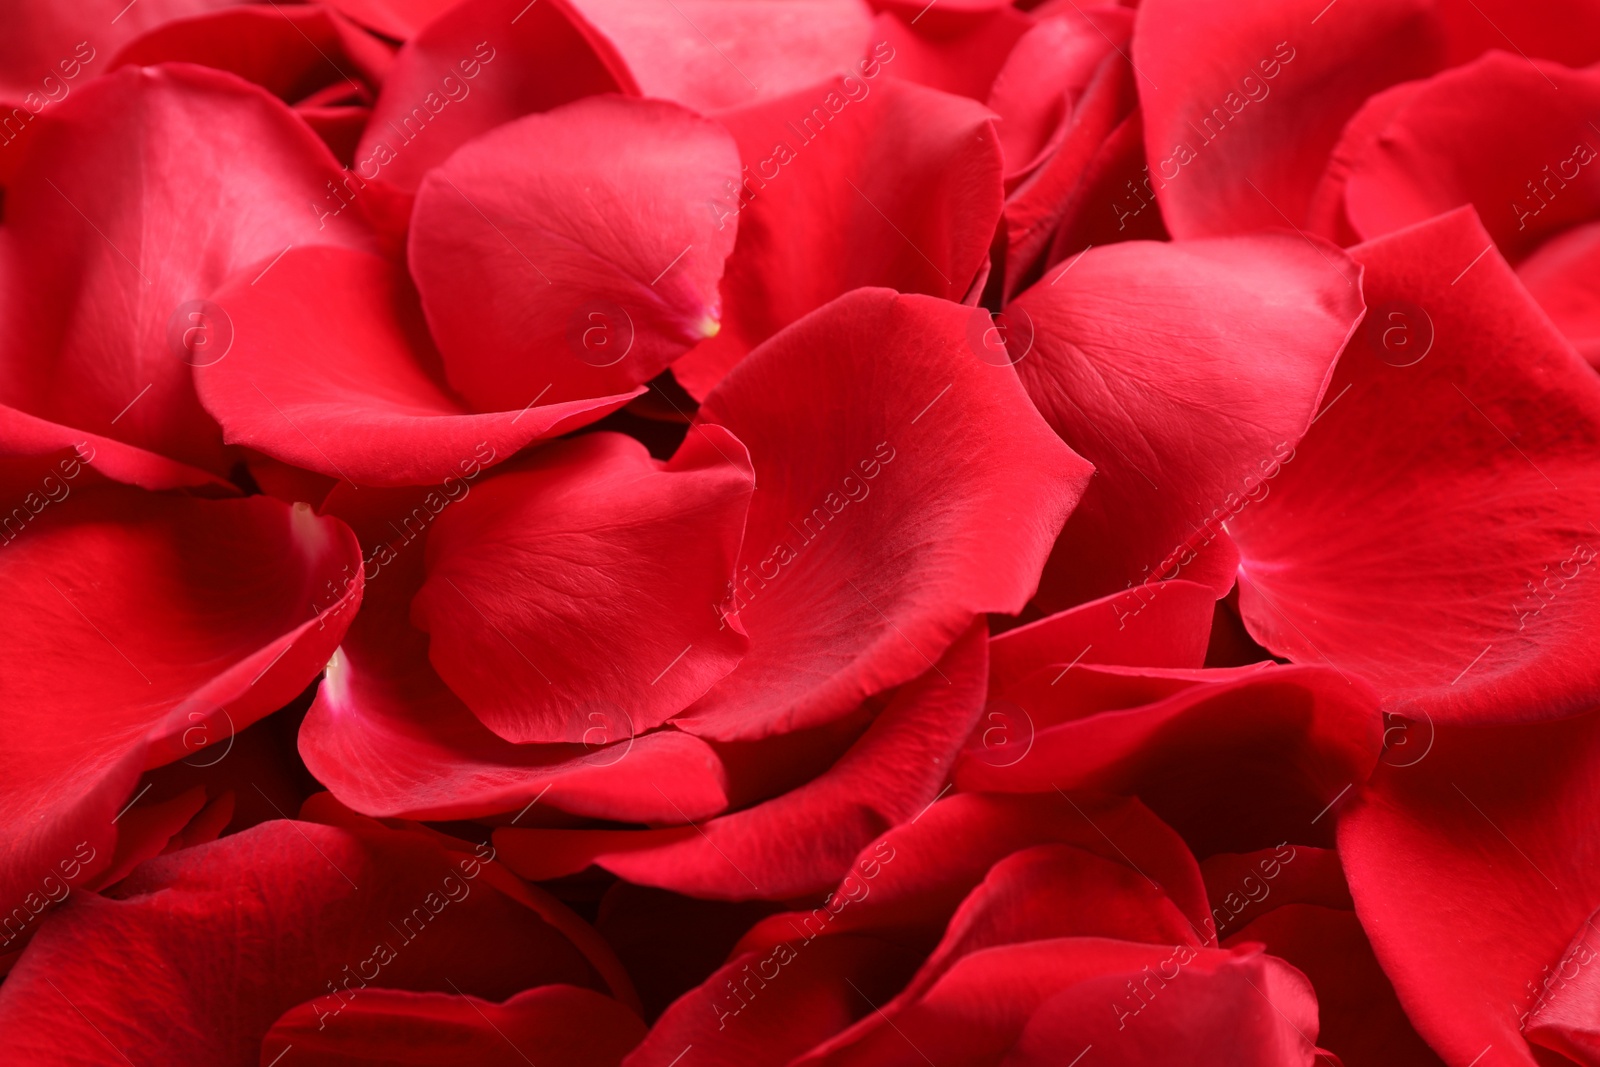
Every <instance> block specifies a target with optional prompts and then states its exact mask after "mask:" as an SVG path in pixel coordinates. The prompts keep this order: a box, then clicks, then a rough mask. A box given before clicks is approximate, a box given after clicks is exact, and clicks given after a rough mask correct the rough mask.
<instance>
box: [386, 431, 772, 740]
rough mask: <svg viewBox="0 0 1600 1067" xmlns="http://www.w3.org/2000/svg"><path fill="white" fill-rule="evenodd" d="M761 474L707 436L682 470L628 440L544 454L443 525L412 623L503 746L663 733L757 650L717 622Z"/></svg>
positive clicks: (698, 439) (595, 441) (585, 442)
mask: <svg viewBox="0 0 1600 1067" xmlns="http://www.w3.org/2000/svg"><path fill="white" fill-rule="evenodd" d="M753 488H754V481H753V477H752V474H751V469H750V461H749V458H748V456H747V455H746V453H745V451H744V448H743V446H742V445H740V443H739V442H738V440H736V439H735V438H734V437H733V435H732V434H730V433H728V432H727V431H726V430H723V429H721V428H720V427H714V426H707V427H703V428H701V429H698V430H696V431H694V432H693V433H691V434H690V435H689V436H688V437H687V438H686V439H685V441H684V446H683V447H682V448H680V449H679V450H678V452H677V454H676V455H675V456H674V457H673V458H672V460H671V462H669V463H666V464H664V465H663V464H662V463H660V462H658V461H657V460H653V459H651V458H650V455H649V453H647V452H646V451H645V448H644V446H643V445H641V444H639V443H638V442H637V441H635V440H633V439H632V438H630V437H625V436H623V435H621V434H612V433H597V434H587V435H584V436H582V437H578V438H575V439H573V440H571V441H566V442H562V443H560V444H555V445H550V446H548V447H546V448H544V449H542V450H541V451H540V452H538V453H537V454H536V455H534V456H533V457H531V458H530V459H528V460H527V461H525V462H522V463H518V464H517V465H516V466H515V468H514V469H512V470H508V471H506V472H504V473H502V474H500V475H499V476H497V477H495V478H492V479H489V480H488V481H486V482H484V483H483V484H481V485H479V486H478V487H477V491H476V492H474V493H472V494H471V495H470V496H469V497H467V498H465V499H463V500H462V501H461V502H460V503H458V504H457V505H456V506H455V507H452V508H451V509H450V510H449V511H448V512H446V513H444V514H443V515H441V516H440V518H439V521H438V523H437V524H436V525H435V526H434V528H433V532H432V534H431V536H430V537H429V539H428V547H427V562H428V577H427V580H426V581H425V582H424V583H423V586H422V589H421V590H420V591H419V592H418V593H417V596H416V599H414V600H413V601H412V604H411V618H412V620H413V622H414V623H415V624H416V625H417V627H418V628H419V629H422V630H424V631H426V632H427V633H428V634H429V635H430V640H429V645H428V656H429V659H430V660H431V661H432V663H433V665H434V667H435V669H437V670H438V671H439V675H440V677H442V678H443V679H444V681H445V684H447V685H449V686H450V688H451V689H452V690H453V691H455V692H456V693H457V694H458V695H460V697H461V699H462V700H463V701H465V703H466V704H467V706H468V707H470V708H471V709H472V710H473V712H474V713H475V714H476V715H477V716H478V718H480V719H481V720H483V723H484V725H486V726H488V727H489V728H490V729H491V730H493V731H494V732H495V733H497V734H499V735H500V736H501V737H504V738H505V739H506V740H508V741H513V742H517V743H528V742H544V743H550V742H562V741H564V742H568V743H574V744H581V743H583V742H584V741H585V740H586V739H587V738H588V737H589V736H590V730H591V728H592V725H593V724H592V723H591V721H590V719H591V716H593V715H596V714H599V715H602V716H603V715H605V714H607V713H609V712H610V711H611V709H612V708H613V707H621V708H622V709H623V710H624V711H625V713H626V714H627V717H628V719H629V721H630V722H631V724H632V727H633V730H634V731H638V732H642V731H645V730H650V729H654V728H655V727H656V726H659V725H660V724H661V723H663V722H665V721H666V720H667V719H668V718H670V717H672V716H673V715H675V714H676V713H677V712H679V711H681V710H682V709H683V708H684V707H686V706H687V705H688V704H690V703H691V702H692V701H694V700H695V699H697V698H698V697H700V696H701V695H702V694H703V693H705V691H706V690H707V689H708V688H710V687H711V686H712V685H713V684H715V683H716V682H717V681H718V680H719V679H721V678H723V677H724V676H725V675H727V673H728V672H729V671H731V670H733V669H734V667H735V666H736V665H737V664H738V662H739V658H740V656H742V655H743V654H744V651H745V649H746V648H747V647H748V642H747V640H746V638H745V636H744V634H742V633H740V632H739V631H738V630H737V629H736V628H734V627H733V626H731V625H729V623H728V620H727V619H725V618H722V617H720V616H719V614H718V611H717V607H716V604H717V600H718V598H719V597H720V596H721V594H722V591H723V589H724V588H725V587H726V585H727V583H728V581H729V579H730V577H731V576H732V574H733V572H734V561H735V560H736V559H737V557H738V554H739V542H740V540H741V538H742V537H743V535H744V522H745V512H746V510H747V509H748V507H749V504H750V494H751V492H752V490H753Z"/></svg>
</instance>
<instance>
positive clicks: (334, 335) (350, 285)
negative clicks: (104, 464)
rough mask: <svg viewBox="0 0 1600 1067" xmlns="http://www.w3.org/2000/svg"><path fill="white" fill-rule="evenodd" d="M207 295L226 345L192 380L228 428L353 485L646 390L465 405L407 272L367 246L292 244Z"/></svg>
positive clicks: (585, 416)
mask: <svg viewBox="0 0 1600 1067" xmlns="http://www.w3.org/2000/svg"><path fill="white" fill-rule="evenodd" d="M216 302H217V303H218V304H219V305H220V306H222V307H223V308H225V309H226V311H227V313H228V316H229V318H230V319H232V321H233V326H234V343H233V351H231V352H230V353H229V354H228V358H227V359H224V360H222V361H221V362H219V363H216V364H213V365H211V366H207V367H202V368H199V370H198V371H197V373H196V374H195V380H196V384H197V387H198V390H199V393H200V397H201V400H202V401H203V402H204V403H205V405H206V408H207V410H209V411H210V412H211V413H212V414H213V415H214V416H215V417H216V419H217V421H218V422H219V423H221V424H222V428H223V434H224V437H225V439H226V440H227V441H228V442H229V443H231V444H240V445H248V446H249V447H251V448H254V449H258V450H260V451H262V452H265V453H267V454H268V455H270V456H272V457H273V458H275V459H279V460H282V461H284V462H285V463H290V464H294V465H296V466H299V467H303V468H306V469H308V470H312V471H316V472H318V473H320V474H324V475H328V476H330V477H334V478H339V479H341V480H344V481H346V482H348V483H349V484H351V485H357V484H360V485H373V486H394V485H427V484H429V483H434V484H437V483H439V482H441V481H443V480H445V479H450V478H455V479H459V478H460V477H461V474H462V472H463V471H465V470H467V469H468V468H469V467H470V468H472V469H478V468H479V467H481V466H485V465H488V464H491V463H497V462H499V461H501V460H503V459H507V458H509V457H510V456H511V455H512V454H513V453H515V452H517V451H518V450H519V449H521V448H523V447H524V446H526V445H527V444H529V443H530V442H533V441H537V440H540V439H543V438H545V437H552V436H555V435H557V434H561V433H566V432H568V431H570V430H574V429H577V428H578V427H580V426H583V425H584V424H586V423H589V422H593V421H594V420H595V419H598V418H601V417H602V416H604V415H606V414H607V413H608V412H611V411H614V410H616V409H617V408H619V407H621V406H622V405H623V404H625V403H627V402H628V399H629V398H630V397H631V396H635V395H637V394H638V393H639V392H642V390H632V391H629V390H627V389H624V390H623V391H621V392H620V393H617V394H615V395H611V396H606V395H594V396H590V397H585V398H581V399H572V400H567V401H565V402H539V401H548V399H549V398H548V397H544V398H541V397H539V396H535V395H534V394H533V393H529V394H528V396H527V397H526V398H524V399H522V400H520V401H518V402H516V403H512V404H510V405H509V406H508V407H507V408H505V409H502V410H496V409H492V408H491V409H489V411H488V412H487V413H483V414H474V413H473V411H472V409H471V408H469V407H467V406H466V405H464V404H463V403H462V401H461V400H460V399H458V398H457V397H456V396H455V394H454V393H452V392H451V391H450V389H449V387H448V386H447V385H446V384H445V382H444V376H443V373H442V372H441V371H440V370H439V367H438V356H437V354H436V353H435V352H434V350H433V346H432V342H431V341H430V340H429V338H428V331H427V327H426V325H425V324H424V323H423V321H422V316H421V314H420V312H419V310H418V308H417V306H416V296H415V294H414V293H413V292H412V291H411V290H410V286H409V282H407V280H406V278H405V275H404V272H403V271H401V270H400V269H399V268H398V267H397V266H395V265H394V264H391V263H389V262H388V261H386V260H383V259H380V258H379V257H377V256H373V255H368V254H366V253H362V252H354V251H350V250H347V249H333V248H306V249H299V248H296V249H291V250H290V251H289V252H287V253H286V254H285V255H284V256H283V258H282V259H281V260H279V261H278V262H277V263H275V264H273V265H271V266H270V267H269V268H268V269H267V271H266V272H265V274H264V275H261V276H258V277H256V278H255V279H253V280H252V279H248V278H246V277H244V276H242V275H241V276H240V277H238V278H236V279H235V280H234V282H233V284H231V285H228V286H225V287H224V288H223V289H222V290H220V291H219V292H218V293H217V294H216Z"/></svg>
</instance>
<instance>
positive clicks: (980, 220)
mask: <svg viewBox="0 0 1600 1067" xmlns="http://www.w3.org/2000/svg"><path fill="white" fill-rule="evenodd" d="M890 68H891V65H890V64H886V63H883V62H880V61H878V60H877V59H876V58H873V59H870V60H867V61H863V63H862V64H861V65H860V69H859V71H854V72H852V73H850V74H849V75H847V76H845V77H842V78H839V79H836V80H833V81H829V82H823V83H820V84H818V85H814V86H810V87H808V88H806V89H803V90H801V91H799V92H796V93H791V94H789V95H787V96H784V97H781V98H778V99H775V100H764V101H762V102H760V103H757V104H752V105H749V106H747V107H743V108H738V109H734V110H729V111H724V112H721V113H720V114H718V116H717V118H718V120H719V121H720V122H721V123H722V124H723V125H724V126H726V127H727V128H728V130H729V132H731V133H732V134H733V136H734V139H735V140H736V141H738V143H739V154H740V156H741V157H742V158H743V160H744V161H745V170H744V172H743V174H742V176H741V179H740V180H741V184H740V185H739V186H738V187H737V191H733V190H730V191H728V192H725V193H719V194H718V196H717V197H716V198H715V199H714V200H712V201H710V202H708V203H707V204H706V205H705V209H707V210H709V211H710V213H711V216H712V217H713V218H714V219H715V220H716V221H717V225H718V227H719V229H720V228H723V227H726V228H729V229H732V228H733V227H734V226H735V225H737V226H738V234H739V236H738V241H737V243H736V244H735V245H734V249H733V255H732V256H731V257H730V258H729V260H728V265H727V273H726V275H725V276H724V277H723V280H722V297H723V300H724V317H723V321H722V330H721V332H720V333H718V334H717V335H716V336H715V337H712V338H710V339H708V340H706V341H703V342H702V343H701V344H699V345H698V346H696V347H695V348H694V349H692V350H691V351H690V352H689V353H688V354H687V355H685V356H684V357H683V358H682V359H680V360H679V361H678V362H677V363H675V364H673V368H672V372H673V375H674V377H676V378H677V379H678V381H680V382H682V383H683V385H684V387H685V388H687V389H688V390H689V391H690V392H691V393H693V394H694V395H695V396H698V397H704V396H705V395H706V394H707V393H709V392H710V391H711V389H712V387H713V386H715V385H716V383H717V382H718V381H720V380H721V378H722V376H723V375H725V374H726V373H727V372H728V371H729V370H730V369H732V367H733V366H734V364H735V363H737V362H738V361H739V360H740V359H742V358H743V357H744V356H745V354H746V353H748V352H749V351H750V349H751V348H753V347H755V346H756V345H758V344H760V343H761V342H762V341H765V340H766V339H767V338H768V337H770V336H772V335H773V334H774V333H776V332H777V331H778V330H781V329H782V328H783V327H785V326H787V325H789V324H790V323H791V322H793V321H795V320H796V319H798V318H800V317H801V316H802V315H805V314H807V313H808V312H811V311H814V310H816V309H817V308H819V307H821V306H822V305H823V304H826V303H827V302H828V301H830V300H832V299H834V298H835V297H837V296H840V295H841V294H843V293H846V292H848V291H850V290H851V289H858V288H861V287H862V286H883V287H885V288H889V289H895V290H898V291H900V292H902V293H928V294H930V295H933V296H941V297H944V298H945V299H948V300H960V299H962V297H964V296H965V295H966V293H967V291H968V290H969V289H970V288H971V287H972V284H973V281H974V279H975V278H976V277H977V276H978V273H979V272H980V270H982V269H983V268H984V267H985V265H986V264H987V263H988V259H989V245H990V242H991V240H992V238H993V236H994V227H995V223H996V221H997V219H998V217H999V213H1000V204H1001V181H1000V168H1001V162H1000V152H999V145H998V143H997V141H996V137H995V125H994V116H993V115H991V114H990V113H989V112H988V111H986V110H985V109H984V108H983V107H981V106H980V105H979V104H977V103H976V102H974V101H971V100H965V99H961V98H959V97H955V96H951V95H950V94H948V93H940V92H935V91H934V90H932V89H924V88H922V87H921V86H917V85H913V84H910V83H907V82H903V81H897V80H895V79H893V78H890V77H887V76H886V72H887V71H889V70H890ZM801 218H804V219H805V220H806V223H805V225H803V226H797V225H796V220H797V219H801Z"/></svg>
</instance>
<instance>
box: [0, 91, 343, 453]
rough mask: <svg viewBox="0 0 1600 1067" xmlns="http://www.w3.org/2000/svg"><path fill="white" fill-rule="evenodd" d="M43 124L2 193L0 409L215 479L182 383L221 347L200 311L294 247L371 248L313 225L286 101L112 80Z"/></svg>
mask: <svg viewBox="0 0 1600 1067" xmlns="http://www.w3.org/2000/svg"><path fill="white" fill-rule="evenodd" d="M46 115H47V116H48V117H41V119H40V122H41V123H43V124H44V125H43V126H42V128H41V129H40V130H38V131H37V132H35V133H33V134H31V135H30V140H31V142H32V144H31V148H30V151H29V155H28V157H27V160H26V163H25V165H24V166H23V167H22V169H21V171H20V173H19V174H18V176H17V178H16V180H15V181H14V182H13V183H11V184H10V185H9V186H8V188H7V189H6V202H5V208H6V212H5V214H6V225H5V227H4V229H3V230H0V277H6V278H8V279H15V278H20V277H22V276H26V277H27V278H28V279H29V283H28V284H27V285H26V286H22V285H20V284H19V285H16V286H13V285H11V284H8V285H7V286H5V292H4V296H0V366H3V368H4V369H3V371H0V400H3V401H4V402H5V403H7V404H9V405H10V406H12V407H15V408H19V409H21V410H23V411H26V412H28V413H30V414H32V415H35V416H38V417H39V418H42V419H46V420H49V421H52V422H57V423H61V424H63V425H66V426H71V427H74V428H75V429H78V430H81V431H87V432H89V433H93V434H98V435H102V436H105V437H110V438H115V439H116V440H119V441H122V442H125V443H126V444H129V445H134V446H137V447H139V448H142V449H146V450H149V451H152V452H157V453H160V454H162V455H165V456H169V457H171V458H173V459H177V460H180V461H183V462H185V463H189V464H191V465H194V466H197V467H201V468H204V469H207V470H212V471H221V470H225V469H226V464H225V460H224V456H223V453H222V441H221V435H220V434H219V433H218V431H217V428H216V425H215V424H214V423H213V422H212V421H211V418H210V416H208V415H207V414H206V412H205V411H204V410H203V409H202V408H201V407H200V403H199V401H198V400H197V399H196V397H195V392H194V385H193V382H192V368H193V366H194V365H195V364H199V363H208V362H215V361H217V360H226V359H227V358H228V346H229V344H230V342H231V337H232V328H231V326H230V325H229V323H228V320H227V315H226V313H225V312H219V311H218V310H217V309H216V306H215V305H214V304H211V303H207V302H206V298H208V297H210V295H211V293H212V291H213V290H214V289H215V288H216V287H217V286H219V285H220V284H221V283H222V282H223V281H224V280H226V279H227V278H228V277H229V276H230V275H233V274H235V273H236V272H239V271H243V270H245V269H246V268H249V267H252V266H255V265H256V264H258V263H261V264H263V265H264V264H265V261H267V260H270V259H271V258H272V257H274V256H276V255H278V254H280V253H282V252H283V251H284V249H285V248H286V247H287V246H288V245H291V244H294V245H300V246H306V245H329V244H333V245H343V246H346V247H358V248H360V247H366V246H368V245H369V244H370V241H371V238H370V235H369V234H368V232H367V231H366V229H365V228H364V227H362V226H361V225H359V224H358V223H356V222H354V221H353V216H352V217H347V218H344V219H339V220H336V221H335V222H334V223H333V224H331V225H327V226H324V225H322V224H321V223H319V221H318V218H317V215H316V213H315V209H314V207H313V206H312V205H314V203H315V202H316V201H317V200H319V199H320V198H321V197H322V196H323V194H324V185H325V183H327V182H330V181H334V180H336V179H337V178H338V176H339V170H338V166H337V164H336V163H335V161H334V159H333V156H332V155H331V154H330V153H329V152H328V149H327V148H326V147H325V146H324V145H323V144H322V142H320V141H319V140H318V139H317V138H316V136H315V135H314V134H312V133H311V131H310V130H309V129H307V128H306V126H305V124H304V123H302V122H300V121H299V120H298V119H296V118H295V116H294V115H293V113H292V112H291V111H290V110H289V109H288V107H287V106H285V105H284V104H283V103H281V102H280V101H278V100H277V99H275V98H274V97H271V96H269V95H267V93H266V92H265V91H263V90H261V89H259V88H256V87H255V86H251V85H248V84H246V83H245V82H242V81H240V80H239V79H238V78H235V77H234V76H232V75H229V74H224V73H221V72H219V71H212V70H206V69H203V68H200V67H191V66H169V67H156V68H151V69H141V68H135V67H124V68H122V69H121V70H119V71H117V72H116V73H114V74H111V75H108V76H106V77H104V78H99V79H97V80H95V81H93V82H91V83H88V84H85V85H84V86H82V87H81V88H80V89H79V90H78V91H77V92H75V93H73V94H72V96H70V97H69V98H68V99H66V100H64V101H63V102H62V103H61V104H60V106H59V107H57V108H54V109H52V110H51V111H49V112H47V113H46ZM180 146H181V147H180ZM257 269H259V268H257Z"/></svg>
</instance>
